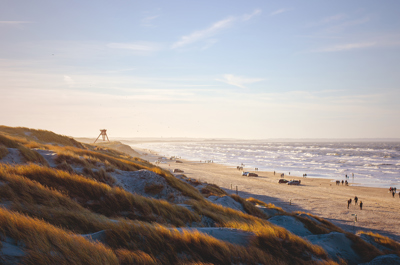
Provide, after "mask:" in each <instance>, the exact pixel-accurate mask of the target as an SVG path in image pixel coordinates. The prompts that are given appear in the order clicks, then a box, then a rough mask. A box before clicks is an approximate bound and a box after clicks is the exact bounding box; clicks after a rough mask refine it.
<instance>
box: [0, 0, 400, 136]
mask: <svg viewBox="0 0 400 265" xmlns="http://www.w3.org/2000/svg"><path fill="white" fill-rule="evenodd" d="M0 5H1V8H0V40H1V41H0V125H6V126H13V127H15V126H22V127H29V128H35V129H45V130H51V131H54V132H56V133H59V134H63V135H68V136H74V137H97V136H98V135H99V133H100V132H99V129H107V133H108V136H109V137H110V139H112V137H165V138H166V137H191V138H240V139H268V138H399V137H400V122H399V120H400V118H399V117H400V104H399V102H400V16H399V15H398V14H399V10H400V1H398V0H386V1H370V0H364V1H342V0H337V1H321V0H318V1H317V0H307V1H267V0H249V1H239V0H229V1H209V0H203V1H191V0H182V1H175V0H170V1H156V0H154V1H153V0H148V1H128V0H115V1H105V0H96V1H89V0H88V1H77V0H69V1H66V0H58V1H54V0H36V1H31V0H0Z"/></svg>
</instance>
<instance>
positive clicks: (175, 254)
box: [106, 222, 284, 264]
mask: <svg viewBox="0 0 400 265" xmlns="http://www.w3.org/2000/svg"><path fill="white" fill-rule="evenodd" d="M106 235H107V243H108V244H109V246H111V247H112V248H117V249H119V248H122V249H126V250H130V251H138V250H139V251H143V252H145V253H147V254H148V255H150V257H155V256H156V257H157V261H158V264H179V263H181V264H183V263H189V261H191V262H201V263H212V264H284V263H283V262H282V261H281V260H279V259H277V258H275V257H272V256H271V255H270V254H268V253H265V252H263V251H261V250H260V249H257V248H255V247H247V248H245V247H241V246H238V245H233V244H230V243H227V242H224V241H220V240H217V239H215V238H213V237H211V236H208V235H205V234H202V233H199V232H197V231H188V230H183V231H182V232H179V231H177V230H176V229H168V228H165V227H162V226H160V225H156V224H155V225H149V224H146V223H139V222H135V223H134V224H133V223H132V222H130V223H124V224H119V225H118V226H116V227H115V228H112V229H110V230H107V231H106ZM143 242H146V244H143Z"/></svg>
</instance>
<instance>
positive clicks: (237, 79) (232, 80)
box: [216, 74, 265, 88]
mask: <svg viewBox="0 0 400 265" xmlns="http://www.w3.org/2000/svg"><path fill="white" fill-rule="evenodd" d="M223 77H224V78H223V79H216V80H217V81H220V82H224V83H227V84H229V85H232V86H237V87H240V88H246V87H245V84H252V83H256V82H260V81H263V80H265V79H263V78H246V77H242V76H234V75H231V74H226V75H224V76H223Z"/></svg>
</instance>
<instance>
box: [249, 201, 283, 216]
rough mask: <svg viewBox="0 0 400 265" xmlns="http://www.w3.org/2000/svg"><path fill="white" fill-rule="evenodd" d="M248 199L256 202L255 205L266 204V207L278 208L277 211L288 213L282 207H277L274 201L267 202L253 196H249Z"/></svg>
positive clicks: (253, 202)
mask: <svg viewBox="0 0 400 265" xmlns="http://www.w3.org/2000/svg"><path fill="white" fill-rule="evenodd" d="M246 201H248V202H251V203H252V204H254V205H260V206H264V207H266V208H268V209H274V210H277V211H278V212H280V213H286V212H285V211H284V210H283V209H282V208H281V207H277V206H275V205H274V204H272V203H265V202H263V201H260V200H257V199H255V198H252V197H250V198H247V199H246Z"/></svg>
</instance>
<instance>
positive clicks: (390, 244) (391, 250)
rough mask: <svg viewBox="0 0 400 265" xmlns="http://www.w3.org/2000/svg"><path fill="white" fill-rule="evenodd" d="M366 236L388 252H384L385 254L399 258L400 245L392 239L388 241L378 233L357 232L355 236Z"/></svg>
mask: <svg viewBox="0 0 400 265" xmlns="http://www.w3.org/2000/svg"><path fill="white" fill-rule="evenodd" d="M363 234H364V235H366V236H368V237H370V238H371V239H373V240H374V241H375V242H376V243H377V244H379V245H382V246H384V247H386V248H388V250H384V252H385V254H397V255H398V256H400V243H399V242H396V241H394V240H393V239H390V238H388V237H386V236H382V235H380V234H378V233H373V232H365V231H359V232H358V233H357V235H363Z"/></svg>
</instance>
